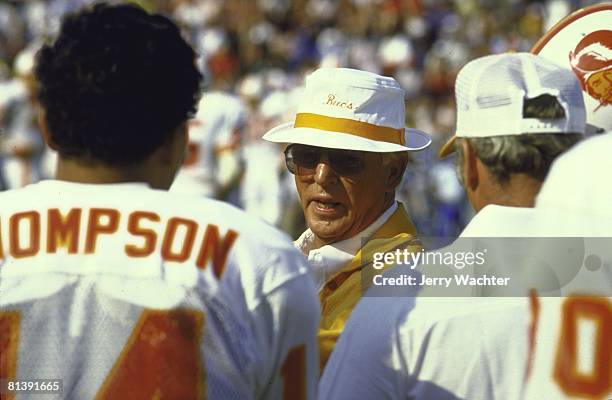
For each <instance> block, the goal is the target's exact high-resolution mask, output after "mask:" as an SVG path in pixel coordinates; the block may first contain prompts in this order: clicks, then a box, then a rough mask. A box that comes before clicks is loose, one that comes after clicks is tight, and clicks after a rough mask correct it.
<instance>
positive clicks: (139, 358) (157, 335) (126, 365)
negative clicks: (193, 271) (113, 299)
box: [0, 310, 206, 400]
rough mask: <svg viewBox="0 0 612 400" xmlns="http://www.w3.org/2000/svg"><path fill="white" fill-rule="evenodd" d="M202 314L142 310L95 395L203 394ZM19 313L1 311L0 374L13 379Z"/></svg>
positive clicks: (101, 398)
mask: <svg viewBox="0 0 612 400" xmlns="http://www.w3.org/2000/svg"><path fill="white" fill-rule="evenodd" d="M203 328H204V314H202V313H201V312H199V311H193V310H165V311H161V310H145V311H143V313H142V314H141V316H140V318H139V320H138V322H137V324H136V327H135V328H134V330H133V331H132V334H131V335H130V337H129V338H128V340H127V342H126V345H125V347H124V348H123V350H122V352H121V354H120V355H119V358H118V359H117V361H116V362H115V365H114V366H113V368H112V369H111V371H110V373H109V375H108V376H107V378H106V380H105V381H104V383H103V385H102V387H101V389H100V390H99V392H98V394H97V396H96V399H99V400H106V399H134V400H140V399H143V400H144V399H160V400H161V399H204V398H205V397H206V395H205V392H206V383H205V381H204V376H205V375H204V370H203V365H202V358H201V356H200V348H201V347H200V340H201V337H202V332H203ZM18 338H19V314H18V313H16V312H3V313H0V378H2V379H7V378H15V370H16V365H17V342H18Z"/></svg>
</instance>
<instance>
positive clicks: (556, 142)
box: [455, 95, 583, 185]
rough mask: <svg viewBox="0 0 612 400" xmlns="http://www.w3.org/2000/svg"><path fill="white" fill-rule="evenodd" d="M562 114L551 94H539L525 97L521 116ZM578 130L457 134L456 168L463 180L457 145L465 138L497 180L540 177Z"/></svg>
mask: <svg viewBox="0 0 612 400" xmlns="http://www.w3.org/2000/svg"><path fill="white" fill-rule="evenodd" d="M564 116H565V111H564V110H563V107H561V105H560V104H559V102H558V101H557V99H556V98H555V97H554V96H550V95H542V96H539V97H536V98H533V99H526V100H525V104H524V106H523V117H524V118H540V119H558V118H563V117H564ZM582 137H583V135H582V134H580V133H563V134H560V133H533V134H522V135H507V136H493V137H485V138H457V141H456V143H455V146H456V152H457V170H458V174H459V179H460V180H462V181H463V170H462V169H463V158H464V154H463V152H462V150H461V148H460V143H461V141H462V140H466V141H467V142H468V143H469V144H470V145H471V146H472V148H473V149H474V152H475V153H476V156H477V157H478V158H479V159H480V161H482V163H483V164H484V165H486V167H487V168H488V169H489V171H490V172H491V173H492V174H493V175H494V176H495V178H496V179H497V181H498V182H499V183H500V184H502V185H503V184H505V183H507V182H508V181H509V179H510V175H512V174H521V173H522V174H526V175H528V176H531V177H532V178H535V179H537V180H540V181H543V180H544V179H545V178H546V175H547V174H548V171H549V169H550V166H551V165H552V162H553V161H554V160H555V158H557V157H558V156H559V155H560V154H561V153H563V152H564V151H566V150H568V149H569V148H570V147H572V146H573V145H574V144H576V143H577V142H578V141H580V140H581V139H582Z"/></svg>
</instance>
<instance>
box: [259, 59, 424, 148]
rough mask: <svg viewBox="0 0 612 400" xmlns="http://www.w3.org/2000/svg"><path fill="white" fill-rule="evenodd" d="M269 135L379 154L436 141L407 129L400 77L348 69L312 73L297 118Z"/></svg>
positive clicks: (274, 139) (278, 140)
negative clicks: (397, 78)
mask: <svg viewBox="0 0 612 400" xmlns="http://www.w3.org/2000/svg"><path fill="white" fill-rule="evenodd" d="M263 138H264V139H265V140H267V141H270V142H275V143H300V144H305V145H311V146H317V147H327V148H333V149H345V150H357V151H370V152H377V153H391V152H397V151H409V150H412V151H415V150H422V149H424V148H426V147H427V146H429V144H430V143H431V138H430V137H429V136H428V135H427V134H426V133H424V132H421V131H419V130H416V129H410V128H406V127H405V105H404V91H403V90H402V88H401V87H400V86H399V84H398V83H397V81H396V80H395V79H393V78H389V77H385V76H380V75H376V74H373V73H370V72H365V71H359V70H355V69H348V68H321V69H318V70H316V71H315V72H313V73H312V74H310V75H309V76H308V77H307V78H306V85H305V88H304V94H303V96H302V99H301V103H300V104H299V106H298V110H297V114H296V117H295V121H294V122H289V123H285V124H283V125H280V126H277V127H276V128H273V129H272V130H270V131H269V132H268V133H266V134H265V135H264V137H263Z"/></svg>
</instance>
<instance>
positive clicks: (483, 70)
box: [439, 53, 586, 158]
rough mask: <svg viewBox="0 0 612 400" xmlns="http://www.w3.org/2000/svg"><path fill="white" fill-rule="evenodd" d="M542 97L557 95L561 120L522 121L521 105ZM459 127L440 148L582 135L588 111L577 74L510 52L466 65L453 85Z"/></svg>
mask: <svg viewBox="0 0 612 400" xmlns="http://www.w3.org/2000/svg"><path fill="white" fill-rule="evenodd" d="M543 94H548V95H551V96H555V97H556V98H557V100H558V101H559V103H560V104H561V106H562V107H563V109H564V111H565V117H564V118H559V119H552V120H551V119H539V118H523V103H524V101H525V99H532V98H535V97H538V96H541V95H543ZM455 97H456V102H457V128H456V132H455V135H454V136H453V137H452V138H451V139H450V140H449V141H448V142H447V143H446V144H445V145H444V146H443V147H442V148H441V149H440V152H439V156H440V157H441V158H443V157H446V156H447V155H449V154H451V153H452V152H453V151H454V142H455V138H456V137H492V136H507V135H521V134H534V133H535V134H537V133H559V134H564V133H582V134H584V131H585V124H586V112H585V108H584V100H583V98H582V90H581V88H580V83H579V82H578V79H577V78H576V77H575V76H574V74H573V73H572V72H571V71H569V70H568V69H567V68H565V67H562V66H561V65H558V64H556V63H554V62H552V61H549V60H547V59H545V58H543V57H540V56H536V55H534V54H530V53H506V54H497V55H492V56H486V57H482V58H478V59H476V60H473V61H471V62H469V63H468V64H466V65H465V66H464V67H463V68H462V69H461V71H459V74H458V75H457V80H456V82H455Z"/></svg>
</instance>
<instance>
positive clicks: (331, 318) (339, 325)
mask: <svg viewBox="0 0 612 400" xmlns="http://www.w3.org/2000/svg"><path fill="white" fill-rule="evenodd" d="M406 248H407V249H409V250H410V251H413V252H418V251H420V250H421V249H422V246H421V243H420V242H419V241H418V239H417V236H416V229H415V227H414V225H413V224H412V221H411V220H410V217H409V216H408V213H406V210H405V209H404V207H403V205H402V204H401V203H400V204H399V207H398V208H397V210H396V211H395V212H394V213H393V214H392V215H391V217H390V218H389V219H388V220H387V222H385V223H384V224H383V226H382V227H381V228H380V229H379V230H378V231H376V233H374V235H373V236H372V237H371V238H370V240H368V242H367V243H366V244H365V245H364V246H363V247H362V248H361V249H360V250H359V251H358V252H357V254H356V255H355V257H354V258H353V259H352V260H351V261H349V262H348V263H347V264H346V265H345V266H344V267H343V268H342V270H340V271H339V272H338V273H337V274H335V275H334V276H333V277H332V278H331V279H329V280H328V281H327V283H326V284H325V286H324V287H323V289H322V290H321V291H320V292H319V299H320V301H321V323H320V326H319V335H318V338H319V356H320V362H321V371H323V368H324V367H325V364H326V363H327V360H328V359H329V356H330V354H331V352H332V351H333V349H334V346H335V345H336V341H337V340H338V337H339V336H340V333H342V330H343V329H344V325H345V323H346V321H347V319H348V317H349V316H350V315H351V312H352V311H353V308H355V306H356V305H357V302H358V301H359V299H360V298H361V295H362V293H363V292H364V291H365V290H366V289H367V288H368V286H369V284H370V283H371V280H370V279H367V278H368V277H369V276H370V275H371V273H370V272H372V268H371V265H372V257H373V254H374V253H375V252H389V251H394V250H395V249H406ZM366 267H370V268H368V274H366V273H363V272H364V269H365V268H366ZM386 267H388V266H386ZM383 269H384V268H383ZM366 275H367V276H366ZM362 280H363V282H362Z"/></svg>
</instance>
